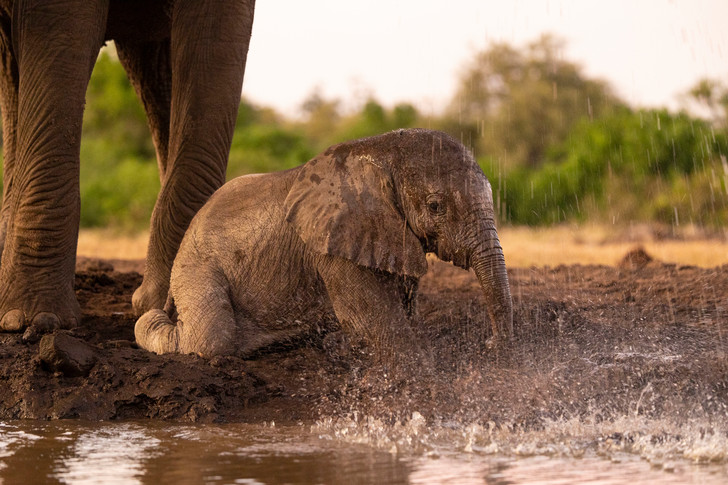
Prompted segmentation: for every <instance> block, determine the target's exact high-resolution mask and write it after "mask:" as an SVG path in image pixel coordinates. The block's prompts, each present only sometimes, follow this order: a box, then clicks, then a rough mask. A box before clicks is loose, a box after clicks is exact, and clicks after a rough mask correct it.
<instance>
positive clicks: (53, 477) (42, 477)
mask: <svg viewBox="0 0 728 485" xmlns="http://www.w3.org/2000/svg"><path fill="white" fill-rule="evenodd" d="M605 426H607V425H602V424H600V425H597V424H594V423H592V424H591V425H590V424H589V423H588V422H575V421H571V422H561V423H553V425H552V426H551V427H549V426H547V427H546V428H545V429H542V430H539V431H538V432H523V433H518V432H511V431H508V430H495V429H492V428H488V427H481V426H462V425H460V424H455V423H432V424H429V423H426V422H425V420H424V418H423V417H422V416H420V415H419V414H418V413H416V412H415V413H413V415H412V418H411V419H410V420H408V421H407V422H405V423H395V424H393V425H392V424H383V423H382V422H380V421H378V420H373V419H362V418H357V419H354V418H349V419H328V420H322V421H319V422H317V423H314V424H297V425H285V426H282V425H276V424H275V423H266V424H263V425H260V424H256V425H250V424H225V425H188V424H170V423H156V422H124V423H118V422H114V423H89V422H78V421H57V422H33V421H16V422H6V423H0V484H3V485H5V484H8V485H10V484H21V483H22V484H29V483H38V484H41V483H68V484H90V483H105V484H137V483H139V484H146V483H149V484H152V483H154V484H157V483H176V484H187V483H189V484H193V483H194V484H198V483H206V484H223V483H241V484H277V483H301V484H308V483H312V484H313V483H355V484H358V483H362V484H366V483H377V484H380V483H463V484H505V483H516V484H517V483H544V484H561V483H594V484H596V483H625V482H628V481H629V482H631V484H632V485H639V484H648V483H649V484H654V483H708V484H710V483H716V484H717V483H726V482H727V481H728V466H726V454H725V453H726V450H727V449H728V445H727V444H726V443H727V440H726V436H725V434H723V433H715V431H709V430H706V429H704V428H703V429H702V431H701V430H700V429H697V428H696V429H693V428H688V427H684V428H683V430H682V431H683V433H692V432H695V433H696V435H695V436H693V437H689V436H686V435H682V436H671V435H670V433H669V432H666V430H665V428H664V426H663V424H659V423H645V422H638V421H634V420H633V421H631V422H628V421H625V422H622V423H612V424H611V426H616V427H620V428H622V429H625V430H627V433H624V434H620V433H616V432H614V433H611V434H608V435H606V436H605V435H604V433H608V432H610V429H607V428H606V427H605ZM660 426H663V427H662V428H660ZM670 431H675V430H674V429H673V430H670ZM701 434H702V436H701Z"/></svg>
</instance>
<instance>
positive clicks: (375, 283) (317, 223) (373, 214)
mask: <svg viewBox="0 0 728 485" xmlns="http://www.w3.org/2000/svg"><path fill="white" fill-rule="evenodd" d="M426 252H434V253H436V254H437V255H438V257H439V258H440V259H442V260H445V261H452V262H453V263H455V264H456V265H458V266H461V267H463V268H469V267H470V268H473V269H474V271H475V273H476V275H477V277H478V279H479V281H480V283H481V286H482V288H483V292H484V294H485V300H486V304H487V308H488V312H489V314H490V319H491V323H492V328H493V333H494V335H495V336H496V337H497V338H498V339H500V340H503V339H505V338H507V337H508V336H509V335H510V334H511V333H512V327H513V311H512V303H511V295H510V288H509V285H508V276H507V273H506V266H505V259H504V257H503V251H502V249H501V246H500V243H499V241H498V235H497V233H496V228H495V220H494V211H493V198H492V193H491V188H490V184H489V182H488V180H487V178H486V176H485V175H484V174H483V172H482V171H481V169H480V167H478V165H477V164H476V163H475V161H474V160H473V157H472V155H471V154H470V153H469V152H468V151H467V150H466V149H465V148H464V147H463V146H462V145H461V144H460V143H458V142H456V141H455V140H453V139H452V138H451V137H449V136H448V135H446V134H444V133H441V132H437V131H429V130H399V131H395V132H391V133H387V134H384V135H380V136H376V137H372V138H365V139H361V140H356V141H352V142H348V143H343V144H340V145H336V146H334V147H331V148H329V149H328V150H327V151H326V152H325V153H323V154H321V155H319V156H318V157H316V158H314V159H313V160H311V161H309V162H308V163H306V164H305V165H302V166H300V167H298V168H294V169H292V170H288V171H285V172H277V173H270V174H265V175H249V176H244V177H240V178H237V179H235V180H232V181H230V182H228V183H227V184H226V185H224V186H223V187H222V188H221V189H220V190H218V191H217V192H216V193H215V194H214V195H213V196H212V197H211V199H210V200H209V202H208V203H207V204H206V205H205V206H204V207H203V208H202V209H201V210H200V212H199V213H198V214H197V216H196V217H195V218H194V220H193V221H192V223H191V224H190V227H189V229H188V231H187V233H186V234H185V237H184V239H183V241H182V244H181V246H180V250H179V253H178V254H177V258H176V259H175V262H174V267H173V268H172V277H171V284H170V293H169V299H168V302H167V307H166V309H165V310H151V311H149V312H147V313H146V314H144V315H143V316H142V317H141V318H140V319H139V320H138V321H137V323H136V327H135V334H136V339H137V342H138V343H139V345H140V346H141V347H143V348H145V349H148V350H150V351H153V352H156V353H165V352H181V353H197V354H200V355H202V356H207V357H210V356H215V355H225V354H238V355H248V354H250V353H251V352H254V351H255V350H256V349H259V348H261V347H263V346H265V345H268V344H271V343H273V342H276V341H281V340H283V339H286V338H289V337H291V336H293V335H295V334H297V333H299V332H301V331H303V330H306V329H307V328H309V327H308V326H309V325H311V324H315V323H316V322H320V321H321V320H325V319H336V320H338V322H339V324H340V326H341V327H342V329H343V330H345V331H346V332H347V334H349V335H351V336H353V337H355V338H357V339H363V340H364V341H365V342H367V343H368V344H369V345H370V346H371V347H373V348H374V351H375V355H379V357H383V356H386V355H387V354H390V353H393V352H396V349H398V348H402V347H400V344H402V343H405V342H406V341H407V340H408V339H409V338H410V337H409V334H408V330H407V329H408V328H411V327H410V326H409V322H410V320H411V319H412V317H413V306H414V299H415V295H416V289H417V283H418V279H419V278H420V277H421V276H422V275H423V274H424V273H425V272H426V271H427V261H426V259H425V253H426ZM175 320H176V321H175Z"/></svg>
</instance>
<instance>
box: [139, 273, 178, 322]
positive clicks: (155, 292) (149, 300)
mask: <svg viewBox="0 0 728 485" xmlns="http://www.w3.org/2000/svg"><path fill="white" fill-rule="evenodd" d="M168 291H169V284H162V283H159V282H157V281H155V280H154V279H152V278H147V277H146V276H145V277H144V281H142V284H141V286H139V288H137V289H136V291H134V295H132V297H131V304H132V308H133V309H134V314H135V315H136V316H137V317H140V316H142V315H143V314H144V313H146V312H148V311H149V310H154V309H162V308H164V304H165V303H166V301H167V292H168Z"/></svg>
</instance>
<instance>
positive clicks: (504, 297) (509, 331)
mask: <svg viewBox="0 0 728 485" xmlns="http://www.w3.org/2000/svg"><path fill="white" fill-rule="evenodd" d="M492 233H493V234H492V236H491V237H490V238H489V239H488V240H487V241H486V242H485V243H484V244H482V247H480V248H479V249H478V251H476V252H474V255H473V257H472V259H471V267H472V268H473V270H474V271H475V275H476V276H477V277H478V281H479V282H480V286H481V287H482V288H483V293H484V294H485V304H486V305H487V306H488V314H489V315H490V321H491V325H492V328H493V337H494V339H495V340H496V341H499V340H500V341H504V340H508V338H509V337H510V336H512V335H513V302H512V300H511V288H510V285H509V284H508V272H507V271H506V261H505V257H504V256H503V249H502V248H501V246H500V241H499V240H498V235H497V234H495V230H493V231H492Z"/></svg>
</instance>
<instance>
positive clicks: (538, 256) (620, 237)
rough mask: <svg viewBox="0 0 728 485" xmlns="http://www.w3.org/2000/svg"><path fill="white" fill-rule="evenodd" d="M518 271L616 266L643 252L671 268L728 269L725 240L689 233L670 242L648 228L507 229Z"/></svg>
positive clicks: (508, 250)
mask: <svg viewBox="0 0 728 485" xmlns="http://www.w3.org/2000/svg"><path fill="white" fill-rule="evenodd" d="M498 234H499V236H500V239H501V244H502V245H503V250H504V252H505V255H506V263H507V264H508V266H512V267H530V266H558V265H559V264H605V265H610V266H613V265H616V264H617V263H619V262H620V261H621V260H622V258H623V257H624V256H625V255H626V254H627V253H628V252H629V251H631V250H633V249H635V248H638V247H642V248H643V249H644V250H645V251H647V253H648V254H649V255H650V256H652V257H653V258H654V259H657V260H659V261H662V262H665V263H676V264H685V265H694V266H701V267H705V268H708V267H714V266H719V265H721V264H726V263H728V241H726V238H725V237H722V238H718V237H707V236H701V235H699V234H697V232H696V231H695V230H694V229H690V228H687V229H685V230H684V231H682V232H681V234H678V236H679V237H665V236H664V234H660V231H655V230H653V229H651V228H648V227H645V226H638V227H634V228H623V229H614V228H611V227H608V226H582V227H572V226H558V227H549V228H527V227H504V228H501V229H500V230H499V231H498Z"/></svg>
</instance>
